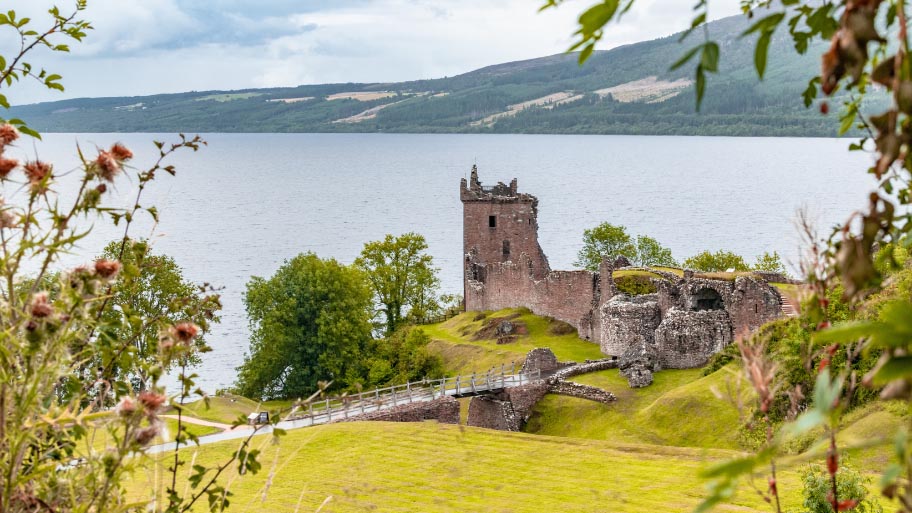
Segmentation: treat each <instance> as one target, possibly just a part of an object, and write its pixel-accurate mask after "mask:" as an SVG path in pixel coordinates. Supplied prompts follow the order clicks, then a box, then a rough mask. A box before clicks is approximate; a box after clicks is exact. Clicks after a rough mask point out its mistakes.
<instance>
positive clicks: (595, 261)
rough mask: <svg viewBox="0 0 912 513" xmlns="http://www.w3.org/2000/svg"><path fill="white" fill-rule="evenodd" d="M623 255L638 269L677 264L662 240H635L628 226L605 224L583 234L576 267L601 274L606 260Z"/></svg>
mask: <svg viewBox="0 0 912 513" xmlns="http://www.w3.org/2000/svg"><path fill="white" fill-rule="evenodd" d="M619 256H623V257H626V258H627V260H630V263H631V264H633V265H637V266H649V265H668V266H675V265H677V262H675V259H674V257H672V256H671V250H670V249H668V248H666V247H664V246H662V245H661V244H660V243H659V241H657V240H655V239H653V238H652V237H649V236H646V235H638V236H637V237H636V239H634V238H633V237H631V236H630V235H629V234H628V233H627V228H626V227H624V226H621V225H614V224H611V223H602V224H600V225H598V226H596V227H595V228H591V229H588V230H584V231H583V247H582V248H581V249H580V250H579V253H577V256H576V262H574V265H577V266H580V267H582V268H584V269H588V270H590V271H598V268H599V264H601V263H602V258H603V257H609V258H616V257H619Z"/></svg>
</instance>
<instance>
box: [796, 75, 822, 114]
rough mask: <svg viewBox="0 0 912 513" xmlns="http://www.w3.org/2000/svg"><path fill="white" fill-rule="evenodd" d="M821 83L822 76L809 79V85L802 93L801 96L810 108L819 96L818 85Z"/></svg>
mask: <svg viewBox="0 0 912 513" xmlns="http://www.w3.org/2000/svg"><path fill="white" fill-rule="evenodd" d="M818 84H820V77H814V78H812V79H811V80H810V81H808V86H807V88H806V89H805V90H804V92H803V93H801V96H802V97H803V98H804V107H805V108H808V107H810V106H811V104H812V103H814V98H817V85H818Z"/></svg>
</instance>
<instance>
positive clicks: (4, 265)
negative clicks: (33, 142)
mask: <svg viewBox="0 0 912 513" xmlns="http://www.w3.org/2000/svg"><path fill="white" fill-rule="evenodd" d="M85 7H86V2H85V1H83V0H79V1H77V2H76V8H75V10H74V11H73V13H72V14H71V15H69V16H64V15H61V14H60V11H59V10H58V9H57V8H52V9H50V11H49V14H50V19H51V22H50V25H51V26H50V28H49V29H47V30H45V31H38V30H34V29H33V28H32V20H30V19H28V18H18V17H17V16H16V13H15V12H14V11H8V12H6V13H4V14H0V29H11V30H12V31H13V32H15V34H16V36H18V39H19V40H20V41H21V43H22V44H21V46H20V47H19V51H18V53H14V54H13V55H8V56H0V87H3V88H8V87H9V86H11V85H13V84H14V83H16V82H17V81H19V80H23V79H27V80H31V79H36V80H38V81H39V82H41V83H42V84H43V85H44V86H46V87H48V88H50V89H57V90H63V86H62V85H61V84H60V82H59V81H60V78H61V77H60V76H59V75H56V74H53V73H49V72H47V71H45V70H43V69H39V68H37V67H34V66H32V65H31V64H30V63H28V62H26V61H25V60H24V58H26V57H27V54H29V53H30V52H31V51H32V50H33V49H35V48H48V49H50V50H52V51H58V52H66V51H68V47H67V45H66V44H63V43H62V42H61V39H63V38H69V39H71V40H73V41H77V42H78V41H81V40H82V39H83V38H84V37H85V36H86V31H88V30H90V29H91V26H90V24H89V23H88V22H85V21H81V20H79V19H78V17H79V16H80V15H81V12H82V10H83V9H84V8H85ZM0 106H3V107H4V108H8V107H9V104H8V103H7V97H6V94H0ZM20 133H24V134H27V135H30V136H34V137H38V134H37V133H35V132H34V131H33V130H31V129H29V128H28V127H27V126H26V124H25V123H24V122H23V121H21V120H9V122H2V120H0V186H2V198H0V199H2V201H0V241H2V242H0V319H2V325H3V329H2V330H0V333H2V334H0V511H3V512H11V513H18V512H29V513H31V512H36V511H55V512H102V511H104V512H118V511H127V510H131V511H133V510H136V509H138V508H140V507H144V506H146V504H145V503H140V504H137V503H131V502H129V501H128V498H127V496H126V494H125V490H124V485H125V482H126V481H127V479H128V477H129V476H130V475H131V472H132V471H133V470H134V469H135V468H136V466H137V464H138V462H140V461H141V458H139V457H137V456H138V455H140V454H141V453H142V452H144V450H145V449H146V448H147V447H148V446H149V445H150V444H151V443H153V441H154V440H156V439H157V438H158V437H159V436H160V435H161V433H162V429H163V426H164V425H165V422H164V420H163V419H162V418H161V417H160V415H159V414H160V413H161V412H162V410H163V408H164V407H165V405H166V404H167V403H168V402H171V406H172V407H173V408H174V409H175V410H176V411H177V414H178V420H177V422H176V432H175V433H174V434H175V445H174V452H173V459H172V458H169V459H168V466H167V471H166V472H165V473H164V475H167V476H169V477H170V480H169V481H170V482H169V483H168V484H167V485H166V486H165V487H164V489H161V490H158V491H157V492H158V493H153V494H152V495H151V496H149V499H150V501H151V503H150V504H148V507H149V508H151V509H153V510H159V511H167V512H169V513H174V512H184V511H189V510H190V509H191V508H193V507H194V505H195V504H197V503H201V502H207V503H208V507H209V509H210V510H212V511H220V510H222V509H224V508H225V507H227V506H228V504H229V502H230V495H231V492H230V491H229V490H227V489H226V488H225V486H224V485H223V484H222V482H220V481H219V477H220V476H221V475H222V473H223V472H224V470H225V469H227V468H229V467H235V468H238V469H239V470H241V471H249V472H251V473H255V472H256V471H257V469H258V468H259V464H258V462H257V459H256V453H255V452H252V451H248V444H249V441H250V437H248V438H247V439H246V440H244V441H242V442H241V444H240V446H239V447H238V446H235V447H236V448H235V450H234V451H232V452H231V453H230V454H228V455H226V457H225V459H224V460H222V461H221V462H218V463H215V464H213V465H212V466H209V465H194V466H193V467H192V469H190V471H189V472H187V471H185V470H184V469H183V466H184V465H185V464H186V462H185V461H183V460H182V459H181V458H180V456H179V451H178V449H179V448H180V446H181V445H186V444H187V442H188V441H191V440H196V436H195V435H194V433H193V432H192V431H191V430H188V429H187V426H186V424H185V423H183V422H182V421H181V419H182V417H181V414H182V407H181V405H180V402H181V400H182V399H184V398H186V397H188V396H189V395H191V394H192V393H200V394H201V393H202V392H201V391H198V390H196V389H195V385H194V382H193V377H194V376H193V375H191V374H189V373H187V371H186V368H187V366H188V365H189V364H191V363H192V362H193V361H194V359H195V354H196V352H197V351H198V350H200V349H201V348H202V347H204V346H203V345H202V343H201V342H199V341H198V340H197V339H198V337H199V335H200V326H198V325H197V324H195V322H194V321H196V320H200V321H201V322H203V321H208V320H211V319H213V318H214V312H215V310H216V309H217V307H218V298H217V296H215V295H214V294H211V293H209V291H207V290H205V288H203V289H193V290H189V289H188V288H186V287H184V286H183V285H184V284H183V283H182V282H181V280H177V281H175V282H169V284H170V285H175V286H174V287H171V288H170V289H169V290H168V291H167V292H166V293H167V294H174V296H173V297H172V298H170V300H171V301H173V304H174V305H175V307H174V308H171V307H170V306H169V307H162V308H157V307H156V306H153V305H151V304H149V303H146V304H140V303H143V300H144V299H149V298H148V297H145V298H130V297H127V296H129V295H130V294H131V293H134V292H136V291H137V289H136V288H134V287H137V286H140V287H141V285H138V284H140V283H143V281H144V280H145V279H146V278H147V277H148V276H150V273H151V274H154V273H155V272H156V270H155V269H154V268H151V267H149V262H150V261H152V260H146V259H145V258H142V257H141V255H140V254H139V253H137V252H135V251H134V250H137V249H138V248H137V247H136V246H135V245H133V244H132V243H131V242H130V240H129V236H130V227H131V226H132V224H133V223H134V221H135V220H136V219H137V218H138V217H140V216H149V217H150V218H151V219H152V220H153V221H157V219H158V211H157V210H156V209H155V207H153V206H143V205H142V204H143V203H144V201H143V192H144V190H145V189H146V188H148V187H150V186H151V185H152V184H153V183H154V182H155V180H156V179H157V178H158V176H159V175H161V174H163V173H167V174H169V175H174V174H175V173H176V169H175V168H174V166H172V165H169V164H167V163H166V161H167V160H168V159H169V158H170V157H171V155H172V154H173V153H175V152H178V151H181V150H184V149H192V150H194V151H195V150H197V149H199V147H200V146H201V145H202V144H205V143H204V142H203V141H202V140H201V139H200V138H199V137H193V138H187V137H185V136H183V135H181V136H180V138H179V140H178V141H177V142H174V143H172V144H165V143H162V142H156V143H155V147H156V149H157V150H158V151H157V157H156V158H155V159H154V160H153V161H152V163H151V164H150V165H149V166H148V167H145V168H141V169H138V170H134V169H132V168H131V162H132V161H133V152H132V151H131V150H129V149H128V148H126V147H124V146H123V145H121V144H114V145H113V146H111V147H109V148H105V149H102V148H98V149H97V150H96V151H95V152H93V153H92V154H87V153H85V152H83V151H82V150H81V149H80V148H78V147H77V151H78V153H79V159H80V165H79V166H78V167H76V168H75V169H74V170H73V171H70V172H68V173H65V174H68V175H70V176H69V177H68V178H67V179H65V180H63V181H60V182H58V178H60V177H61V175H59V174H58V173H57V171H56V170H55V169H54V165H53V163H51V162H46V161H42V160H40V159H38V158H35V159H34V160H28V161H26V162H20V161H19V160H17V159H15V158H11V157H10V153H11V151H10V150H11V148H13V146H14V144H15V143H16V141H17V140H19V139H20ZM127 174H132V175H133V176H132V177H130V178H129V179H128V178H127V177H126V176H125V175H127ZM127 183H131V184H132V187H135V195H134V196H133V199H132V202H130V203H128V205H127V206H126V207H117V206H112V205H116V204H117V203H118V202H117V201H116V200H114V199H111V198H110V196H111V195H110V194H109V193H108V189H109V188H111V187H116V186H117V185H118V184H123V185H126V184H127ZM99 223H113V224H115V225H119V226H121V227H122V228H123V237H122V239H121V241H119V243H118V245H115V246H111V247H109V248H108V249H109V251H108V254H107V255H106V256H105V257H102V258H99V259H97V260H95V261H94V262H93V263H92V264H90V265H83V266H79V267H76V268H73V269H65V270H58V269H59V267H61V261H60V257H61V255H65V254H68V253H76V252H77V251H78V250H79V249H80V248H79V246H78V244H80V243H81V242H83V241H84V240H85V239H86V236H87V235H88V234H89V233H90V232H91V231H92V227H93V226H95V225H97V224H99ZM128 248H129V250H130V252H131V253H130V254H128V253H127V250H128ZM100 249H101V248H96V251H100ZM140 253H145V250H142V251H140ZM153 260H154V259H153ZM172 277H173V276H172ZM150 292H151V291H150ZM177 305H180V306H177ZM158 306H161V305H158ZM203 324H204V325H205V322H203ZM153 337H156V338H157V340H155V342H154V347H153V345H151V339H152V338H153ZM168 368H176V369H180V370H179V375H178V379H179V381H180V390H179V391H178V393H177V394H175V395H173V396H172V397H171V398H169V397H168V396H167V395H166V391H165V389H164V387H163V386H162V384H161V378H162V376H163V374H164V372H165V370H166V369H168ZM113 405H116V406H115V407H114V408H111V406H113ZM98 432H103V433H105V434H106V436H107V439H108V440H111V441H112V443H109V444H106V446H103V447H96V446H95V445H94V444H93V443H91V439H90V435H91V436H94V435H95V434H96V433H98ZM255 432H256V431H255V430H253V433H255ZM253 433H252V434H251V437H252V435H253ZM278 434H281V433H279V432H276V435H278ZM178 473H180V474H181V475H189V478H190V486H181V488H180V489H178V488H177V486H176V482H177V475H178Z"/></svg>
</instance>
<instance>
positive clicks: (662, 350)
mask: <svg viewBox="0 0 912 513" xmlns="http://www.w3.org/2000/svg"><path fill="white" fill-rule="evenodd" d="M731 342H732V324H731V319H730V318H729V315H728V313H727V312H725V311H724V310H704V311H688V310H679V309H677V308H674V309H672V310H669V311H668V313H667V314H666V315H665V318H664V319H662V324H660V325H659V327H658V328H657V329H656V331H655V352H656V357H657V360H658V362H657V363H658V368H661V369H692V368H694V367H702V366H703V365H706V362H707V361H709V358H710V356H712V355H714V354H716V353H718V352H719V351H721V350H722V349H723V348H724V347H725V346H727V345H728V344H730V343H731Z"/></svg>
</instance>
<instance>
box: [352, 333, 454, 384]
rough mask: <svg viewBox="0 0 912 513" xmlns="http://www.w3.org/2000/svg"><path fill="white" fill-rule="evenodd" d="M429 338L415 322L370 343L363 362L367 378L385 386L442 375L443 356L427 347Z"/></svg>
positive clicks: (370, 381)
mask: <svg viewBox="0 0 912 513" xmlns="http://www.w3.org/2000/svg"><path fill="white" fill-rule="evenodd" d="M430 341H431V338H430V337H428V335H427V334H426V333H425V332H424V331H423V330H422V329H421V328H418V327H415V326H404V327H402V328H399V329H398V330H396V332H395V333H393V334H392V336H390V337H389V338H387V339H383V340H377V341H374V342H373V343H372V344H371V351H370V355H371V356H370V358H369V359H368V360H367V362H366V366H367V368H368V382H369V383H370V384H371V385H372V386H385V385H394V384H402V383H407V382H409V381H418V380H421V379H424V378H429V379H437V378H440V377H443V374H444V373H443V359H442V358H441V357H440V356H438V355H436V354H432V353H431V352H429V351H428V349H427V345H428V344H429V343H430Z"/></svg>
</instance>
